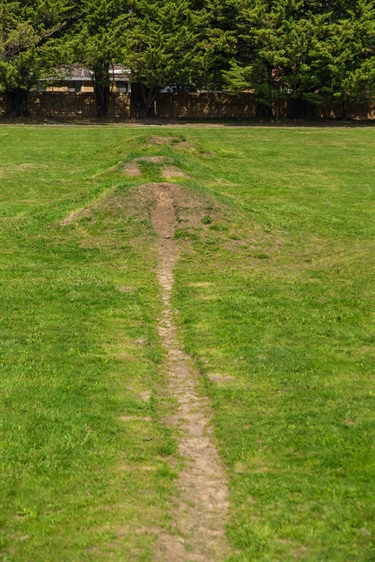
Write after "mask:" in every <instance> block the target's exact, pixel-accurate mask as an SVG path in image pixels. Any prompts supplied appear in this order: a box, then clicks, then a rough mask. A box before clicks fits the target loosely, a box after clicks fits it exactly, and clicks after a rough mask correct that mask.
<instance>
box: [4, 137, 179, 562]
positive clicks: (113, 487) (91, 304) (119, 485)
mask: <svg viewBox="0 0 375 562" xmlns="http://www.w3.org/2000/svg"><path fill="white" fill-rule="evenodd" d="M117 132H118V133H119V134H118V135H117V136H116V131H101V130H94V129H92V130H79V129H59V128H56V129H38V128H30V129H29V128H6V129H2V130H1V132H0V136H1V137H2V138H1V160H0V161H1V175H2V179H1V181H2V185H1V207H0V213H1V222H0V225H1V231H2V233H1V264H2V265H1V274H2V275H1V276H2V283H1V289H0V290H1V317H2V319H1V339H0V345H1V367H2V376H1V382H0V385H1V395H0V396H1V397H0V408H1V457H0V463H1V472H0V495H1V509H0V524H1V546H0V559H1V560H4V561H5V560H6V561H8V560H9V561H13V560H14V561H17V562H18V561H21V560H22V561H27V562H29V561H30V560H38V561H42V560H43V561H48V562H50V561H51V560H54V561H58V560H59V561H60V560H64V561H65V560H66V561H68V560H69V561H72V560H101V561H102V560H121V561H122V560H152V558H153V554H152V552H153V544H154V541H155V531H153V529H157V528H160V527H163V526H167V527H168V525H169V521H168V498H169V493H170V489H171V483H172V482H173V478H174V475H173V472H172V470H171V468H170V463H169V462H167V461H168V459H169V457H170V456H171V455H172V454H174V452H175V444H174V441H173V439H172V437H171V435H170V432H169V430H168V429H167V428H166V427H165V425H164V424H163V423H162V422H161V421H160V416H161V406H160V404H158V406H157V407H156V405H155V400H156V398H155V397H156V395H157V392H158V390H159V389H162V386H163V384H162V379H161V377H160V373H159V362H160V359H161V356H162V351H161V348H160V344H159V341H158V338H157V335H156V320H157V317H158V314H159V308H160V307H159V295H158V291H159V289H158V286H157V283H156V279H155V274H154V267H155V255H154V253H153V250H152V244H153V240H154V236H153V233H152V231H151V227H150V225H149V222H148V220H147V217H146V219H145V218H142V216H139V212H138V211H137V209H136V208H134V206H133V208H130V207H129V205H128V199H127V196H126V195H125V192H126V190H127V189H129V187H131V186H130V185H129V184H125V183H124V182H121V177H117V176H116V177H115V174H114V175H113V177H112V176H111V177H110V178H109V177H107V175H106V174H104V175H103V174H101V172H103V171H104V172H105V170H106V169H107V168H108V167H110V166H112V165H113V164H116V162H117V161H118V160H119V159H120V156H119V155H120V154H121V156H122V155H123V150H122V149H121V143H122V146H123V144H124V142H125V141H126V135H124V134H123V133H122V132H121V131H117ZM129 136H130V135H129ZM124 137H125V139H124ZM127 146H131V143H129V144H127ZM80 209H83V210H84V212H83V215H82V217H81V220H75V219H74V215H71V213H72V212H74V211H77V210H78V211H79V210H80ZM65 219H66V220H65Z"/></svg>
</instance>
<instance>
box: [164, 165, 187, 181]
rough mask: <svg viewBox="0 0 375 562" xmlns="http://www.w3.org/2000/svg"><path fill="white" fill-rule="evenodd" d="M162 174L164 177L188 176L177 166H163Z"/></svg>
mask: <svg viewBox="0 0 375 562" xmlns="http://www.w3.org/2000/svg"><path fill="white" fill-rule="evenodd" d="M162 176H163V178H165V179H170V178H188V177H189V176H188V175H187V174H185V172H184V171H183V170H181V168H177V166H164V167H163V171H162Z"/></svg>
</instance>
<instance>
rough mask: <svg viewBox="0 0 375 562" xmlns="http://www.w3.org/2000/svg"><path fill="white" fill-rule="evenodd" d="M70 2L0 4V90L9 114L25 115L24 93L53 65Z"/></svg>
mask: <svg viewBox="0 0 375 562" xmlns="http://www.w3.org/2000/svg"><path fill="white" fill-rule="evenodd" d="M73 12H74V10H73V6H72V4H71V2H70V0H54V1H52V0H33V1H29V2H26V1H22V2H21V1H20V2H8V1H6V0H1V3H0V87H1V88H2V89H3V90H5V92H6V94H7V97H8V101H9V109H10V112H11V113H12V114H13V115H15V116H20V115H27V105H26V96H27V92H28V91H30V89H31V88H32V87H33V86H35V84H36V82H37V80H38V79H39V78H41V77H42V76H43V75H44V73H47V74H48V73H51V69H52V68H53V66H54V65H55V63H56V52H55V50H54V40H55V39H56V38H58V37H59V36H60V35H61V34H62V33H63V32H64V31H65V30H66V29H67V28H68V27H69V25H70V24H71V22H72V19H73Z"/></svg>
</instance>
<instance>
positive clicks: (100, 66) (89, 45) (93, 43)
mask: <svg viewBox="0 0 375 562" xmlns="http://www.w3.org/2000/svg"><path fill="white" fill-rule="evenodd" d="M81 5H82V10H83V13H84V17H83V18H81V19H80V20H79V21H78V22H77V24H76V26H75V27H74V30H73V32H72V37H71V38H70V42H69V44H68V45H67V49H68V50H69V51H70V53H71V60H72V62H75V63H77V62H78V63H81V64H83V65H84V66H85V67H87V68H89V69H90V70H91V71H92V73H93V84H94V92H95V97H96V106H97V111H98V117H105V116H106V115H107V114H108V106H109V98H110V86H111V81H110V69H111V67H112V66H113V64H114V63H115V62H117V60H118V58H119V56H120V54H119V53H120V49H119V42H118V35H116V33H115V30H116V26H117V20H118V19H119V18H120V17H121V16H123V14H127V13H129V10H130V5H129V2H128V1H127V0H83V2H81Z"/></svg>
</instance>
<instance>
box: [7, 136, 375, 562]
mask: <svg viewBox="0 0 375 562" xmlns="http://www.w3.org/2000/svg"><path fill="white" fill-rule="evenodd" d="M0 139H1V143H0V146H1V149H0V177H1V182H2V190H1V193H0V228H1V231H2V232H1V238H0V240H1V242H0V252H1V263H2V265H1V268H2V284H1V288H0V297H1V303H2V312H3V314H2V320H1V324H0V330H1V339H0V347H1V364H2V378H1V381H0V387H1V393H0V410H1V426H0V429H1V441H0V447H1V451H0V467H1V472H0V498H1V499H0V501H1V511H0V525H1V543H0V559H1V560H4V561H7V562H8V561H9V562H10V561H17V562H18V561H21V562H22V561H25V562H26V561H27V562H28V561H29V560H32V559H34V560H36V561H46V562H47V561H50V560H52V559H53V560H56V561H65V560H77V561H81V560H98V561H99V560H140V561H142V560H152V559H153V554H152V552H153V544H154V541H155V538H156V536H157V532H158V529H160V528H162V529H169V527H170V521H169V518H168V509H169V500H170V495H171V494H172V493H173V481H174V469H173V466H174V464H175V463H176V462H177V463H178V459H177V458H176V450H175V442H174V439H173V435H171V434H170V432H169V430H168V429H167V428H166V427H165V425H164V424H163V422H162V416H163V414H164V413H165V411H166V410H168V409H169V408H171V407H173V404H172V405H171V404H169V401H168V397H166V396H165V387H164V382H163V376H162V373H161V372H160V367H159V364H160V360H161V357H162V350H161V347H160V342H159V339H158V337H157V331H156V322H157V318H158V314H159V312H160V303H159V288H158V285H157V282H156V276H155V264H156V255H155V252H154V247H153V243H154V235H153V233H152V231H151V227H150V223H149V217H148V212H147V205H148V203H147V200H142V197H140V196H139V195H137V191H136V189H135V188H136V187H137V186H138V185H140V184H144V183H147V182H149V181H162V178H163V161H162V160H155V159H152V157H155V156H163V157H166V158H167V160H165V161H164V162H168V165H170V166H172V167H174V168H177V169H179V170H182V171H183V172H184V173H185V175H186V177H179V178H178V179H176V180H175V181H178V183H181V184H183V185H185V186H186V187H187V188H188V193H189V197H190V200H189V202H188V203H187V204H186V205H185V206H181V207H180V208H178V209H177V214H178V217H179V230H178V232H177V233H176V239H177V240H178V243H179V244H180V246H181V252H182V258H181V260H180V263H179V265H178V268H177V271H176V288H175V295H174V302H175V305H176V309H177V319H178V322H179V325H180V330H181V332H180V336H181V339H182V340H183V341H184V344H185V347H186V349H187V351H188V352H189V353H191V354H192V355H193V356H194V357H195V359H196V361H197V364H198V366H199V368H200V371H201V373H202V392H204V393H206V394H208V395H209V396H210V398H211V400H212V404H213V408H214V424H215V432H216V437H217V442H218V444H219V447H220V450H221V452H222V456H223V459H224V462H225V464H226V467H227V473H228V478H229V482H230V489H231V518H230V521H229V524H228V536H229V538H230V541H231V544H232V547H233V552H234V554H233V556H232V558H231V560H233V561H234V560H235V561H248V560H254V561H257V562H258V561H273V560H283V561H284V560H285V561H287V560H297V559H303V560H308V561H319V562H320V561H323V560H327V561H333V560H337V561H341V560H358V561H368V560H372V559H373V557H374V554H375V553H374V548H373V538H374V533H375V528H374V520H375V517H374V454H373V441H374V403H373V384H372V378H371V374H372V370H371V367H372V364H371V357H372V355H371V354H372V353H373V349H374V341H375V336H374V332H373V325H374V324H373V317H372V316H373V310H374V303H373V288H372V286H373V281H372V279H373V265H374V264H373V256H374V248H373V240H374V232H373V230H374V229H373V225H374V221H373V214H372V211H373V208H374V206H373V151H374V133H373V130H372V129H370V128H361V129H344V128H340V129H334V128H329V129H314V128H309V129H303V128H293V129H271V128H264V129H262V128H254V129H251V128H249V129H247V128H237V127H234V128H228V127H223V128H213V129H210V128H202V129H198V128H187V127H183V128H180V129H179V128H171V129H168V128H164V127H160V128H156V127H152V128H149V129H148V128H145V127H143V128H141V129H137V128H134V127H132V128H129V129H126V128H120V127H105V128H98V127H46V128H44V127H40V128H38V127H3V128H2V129H1V130H0ZM149 157H151V159H148V160H141V161H139V169H140V171H141V173H142V175H141V176H139V177H137V176H132V175H131V174H130V175H129V174H126V171H125V169H126V165H127V164H129V163H131V162H134V161H137V159H139V158H149ZM175 470H178V464H177V465H176V469H175Z"/></svg>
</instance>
